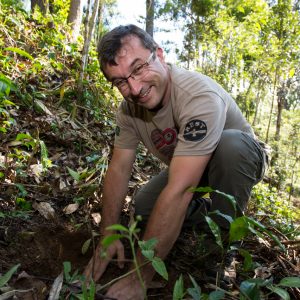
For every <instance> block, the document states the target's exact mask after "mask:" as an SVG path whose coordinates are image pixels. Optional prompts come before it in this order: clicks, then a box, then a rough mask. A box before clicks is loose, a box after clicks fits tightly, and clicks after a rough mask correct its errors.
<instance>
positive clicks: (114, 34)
mask: <svg viewBox="0 0 300 300" xmlns="http://www.w3.org/2000/svg"><path fill="white" fill-rule="evenodd" d="M129 35H134V36H136V37H138V38H139V39H140V41H141V43H142V45H143V46H144V47H145V48H146V49H149V50H150V51H151V52H154V51H155V50H156V49H157V47H158V45H157V43H156V42H155V41H154V40H153V38H152V36H151V35H150V34H148V33H147V32H146V31H144V30H143V29H141V28H139V27H137V26H135V25H133V24H129V25H125V26H123V25H120V26H118V27H116V28H114V29H113V30H111V31H109V32H108V33H106V34H105V35H104V36H103V37H102V39H101V40H100V41H99V43H98V47H97V52H98V58H99V62H100V67H101V70H102V71H103V67H105V66H106V65H107V64H109V65H112V66H116V65H117V63H116V61H115V57H116V55H117V52H118V51H119V50H120V49H121V47H122V39H123V38H124V37H126V36H129Z"/></svg>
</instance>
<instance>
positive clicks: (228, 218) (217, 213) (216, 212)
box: [209, 210, 233, 223]
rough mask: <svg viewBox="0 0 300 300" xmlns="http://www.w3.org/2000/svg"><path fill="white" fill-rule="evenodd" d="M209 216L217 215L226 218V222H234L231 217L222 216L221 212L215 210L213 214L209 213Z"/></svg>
mask: <svg viewBox="0 0 300 300" xmlns="http://www.w3.org/2000/svg"><path fill="white" fill-rule="evenodd" d="M209 214H216V215H217V216H221V217H222V218H224V219H225V220H227V221H228V223H232V222H233V218H232V217H231V216H229V215H225V214H222V213H221V212H220V211H219V210H215V211H213V212H209Z"/></svg>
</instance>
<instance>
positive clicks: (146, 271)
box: [85, 25, 264, 300]
mask: <svg viewBox="0 0 300 300" xmlns="http://www.w3.org/2000/svg"><path fill="white" fill-rule="evenodd" d="M98 53H99V60H100V65H101V69H102V71H103V73H104V75H105V77H106V78H107V80H108V81H110V82H111V83H112V86H114V87H116V88H118V89H119V91H120V92H121V94H122V95H123V97H124V101H123V102H122V103H121V105H120V108H119V111H118V113H117V130H116V137H115V147H114V151H113V156H112V159H111V162H110V164H109V168H108V171H107V174H106V178H105V182H104V192H103V210H102V229H101V234H102V238H103V237H105V236H108V235H110V234H112V233H113V232H112V231H109V230H106V228H107V227H108V226H109V225H112V224H116V223H119V217H120V214H121V210H122V206H123V201H124V198H125V196H126V193H127V189H128V181H129V178H130V174H131V170H132V165H133V162H134V160H135V154H136V148H137V145H138V143H139V142H140V141H142V142H143V143H144V145H145V146H146V147H147V148H148V149H149V151H151V152H152V153H153V154H154V155H155V156H157V157H158V158H160V159H161V160H162V161H164V162H165V163H166V164H167V165H168V169H167V170H164V171H162V172H161V173H160V174H159V175H157V176H155V177H154V178H153V179H152V180H150V182H149V183H148V184H146V185H145V187H143V188H142V189H141V191H140V192H139V193H138V194H137V196H136V197H135V209H136V214H137V215H142V217H143V220H146V221H147V225H146V228H145V233H144V236H143V240H148V239H150V238H153V237H155V238H156V239H157V240H158V244H157V246H156V249H155V250H156V255H157V256H159V257H161V258H162V259H164V258H165V257H166V256H167V254H168V253H169V251H170V250H171V248H172V246H173V245H174V243H175V241H176V239H177V237H178V235H179V233H180V231H181V228H182V226H183V225H185V224H188V225H191V224H199V223H200V224H202V223H201V221H203V214H205V212H206V210H210V211H215V210H219V211H220V212H221V213H223V214H227V215H231V216H233V215H234V214H235V212H234V209H233V207H232V206H231V204H230V203H229V202H228V200H226V199H225V198H224V197H222V196H220V195H218V194H215V193H212V195H211V205H205V203H202V202H201V199H199V197H198V196H197V195H194V194H193V193H192V192H190V191H189V188H190V187H196V186H207V185H209V186H211V187H212V188H214V189H218V190H220V191H222V192H225V193H228V194H231V195H233V196H235V198H236V201H237V214H238V215H241V214H242V213H243V211H244V210H245V208H246V205H247V201H248V198H249V196H250V192H251V189H252V187H253V185H254V184H256V183H257V182H258V181H259V180H261V178H262V176H263V172H264V152H263V150H262V149H261V147H260V145H259V143H258V142H257V141H256V140H255V138H254V135H253V132H252V129H251V127H250V125H249V124H248V123H247V121H246V120H245V119H244V117H243V116H242V114H241V112H240V110H239V108H238V107H237V105H236V103H235V102H234V100H233V99H232V98H231V97H230V95H229V94H228V93H227V92H226V91H225V90H224V89H223V88H222V87H220V86H219V85H218V84H217V83H216V82H214V81H213V80H212V79H210V78H209V77H207V76H204V75H202V74H199V73H196V72H190V71H186V70H183V69H179V68H177V67H175V66H173V65H168V64H166V62H165V60H164V56H163V50H162V49H161V48H160V47H159V46H158V45H157V44H156V43H155V42H154V40H153V39H152V37H151V36H149V35H148V34H147V33H146V32H145V31H143V30H141V29H140V28H138V27H136V26H134V25H128V26H119V27H117V28H115V29H113V30H112V31H111V32H109V33H107V34H106V35H105V36H104V37H103V38H102V40H101V41H100V43H99V46H98ZM197 197H198V198H197ZM214 220H215V221H216V222H217V223H218V224H219V226H221V228H223V229H224V230H226V229H228V223H227V222H226V220H225V219H223V218H221V217H217V216H215V217H214ZM99 252H101V243H99V245H98V248H97V251H96V254H95V256H94V258H92V259H91V261H90V263H89V265H88V266H87V268H86V270H85V275H86V276H87V278H91V277H93V279H94V280H98V279H99V278H100V277H101V275H102V274H103V272H104V271H105V269H106V267H107V265H108V263H109V261H110V260H111V259H112V258H113V257H114V256H117V259H118V262H119V266H120V267H122V265H123V261H124V259H125V257H124V248H123V245H122V243H121V241H116V242H114V243H113V244H112V245H111V246H110V247H109V248H108V249H107V257H106V258H105V259H103V258H101V256H100V255H99ZM137 258H138V260H139V262H140V263H141V264H142V263H143V261H144V259H143V257H142V255H141V253H139V252H138V253H137ZM141 273H142V277H143V279H144V281H145V285H146V287H147V285H148V284H149V282H150V281H151V280H152V277H153V275H154V273H155V272H154V270H153V268H152V267H151V265H149V264H146V265H145V266H143V267H142V268H141ZM107 296H110V297H113V298H116V299H119V300H123V299H144V296H145V291H143V288H142V286H141V283H140V281H139V280H138V278H137V275H136V274H135V273H133V274H131V275H129V276H127V277H125V278H124V279H121V280H119V281H118V282H117V283H115V284H114V285H112V286H111V287H110V289H109V290H108V292H107Z"/></svg>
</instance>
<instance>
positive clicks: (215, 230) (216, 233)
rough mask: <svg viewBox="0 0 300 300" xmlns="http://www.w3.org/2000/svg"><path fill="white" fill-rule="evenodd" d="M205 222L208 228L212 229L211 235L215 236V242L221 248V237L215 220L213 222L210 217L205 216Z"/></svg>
mask: <svg viewBox="0 0 300 300" xmlns="http://www.w3.org/2000/svg"><path fill="white" fill-rule="evenodd" d="M205 219H206V222H207V223H208V226H209V228H210V230H211V231H212V233H213V235H214V236H215V239H216V243H217V244H218V245H219V246H220V247H221V248H223V243H222V238H221V231H220V228H219V226H218V225H217V223H216V222H214V221H213V220H212V219H211V218H210V217H208V216H205Z"/></svg>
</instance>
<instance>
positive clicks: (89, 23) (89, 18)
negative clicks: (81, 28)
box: [78, 0, 103, 94]
mask: <svg viewBox="0 0 300 300" xmlns="http://www.w3.org/2000/svg"><path fill="white" fill-rule="evenodd" d="M102 1H103V0H101V2H102ZM99 4H100V0H95V1H94V3H93V5H92V4H91V1H90V0H88V5H87V12H86V20H85V33H84V45H83V51H82V59H81V72H80V76H79V83H78V88H79V92H80V94H81V93H82V90H83V78H84V73H85V68H86V65H87V61H88V54H89V48H90V43H91V40H92V37H93V32H94V29H95V24H96V18H97V14H98V11H99ZM90 12H91V15H90Z"/></svg>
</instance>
